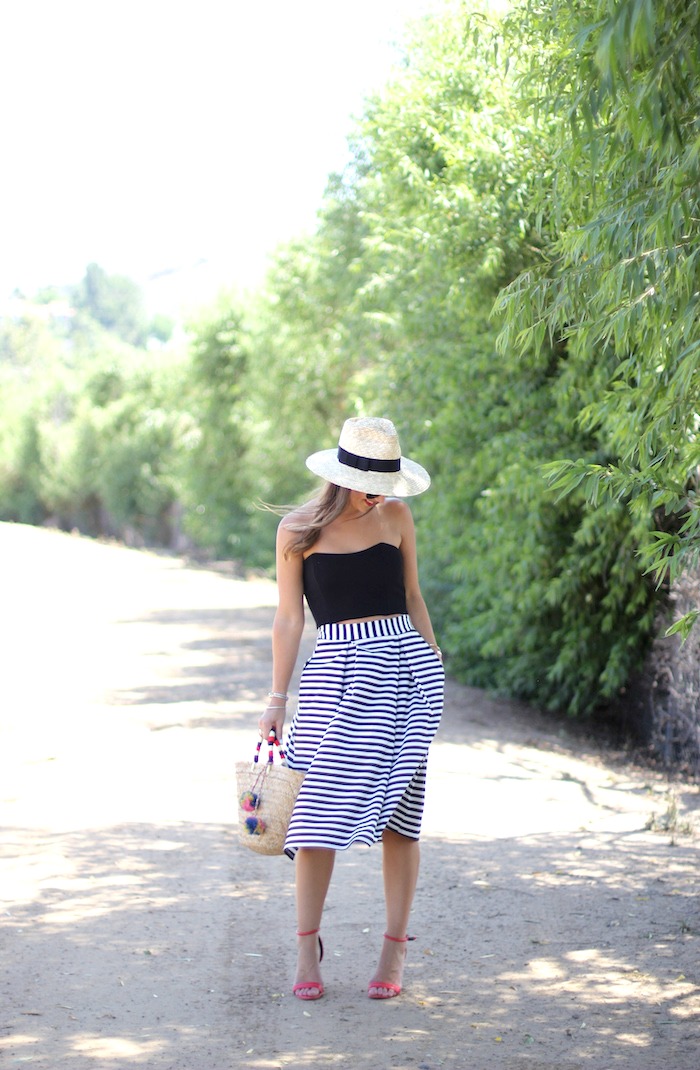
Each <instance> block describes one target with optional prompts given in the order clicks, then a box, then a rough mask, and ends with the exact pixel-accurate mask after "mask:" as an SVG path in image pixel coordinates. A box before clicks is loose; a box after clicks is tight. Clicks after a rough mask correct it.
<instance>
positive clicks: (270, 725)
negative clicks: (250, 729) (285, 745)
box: [258, 703, 287, 743]
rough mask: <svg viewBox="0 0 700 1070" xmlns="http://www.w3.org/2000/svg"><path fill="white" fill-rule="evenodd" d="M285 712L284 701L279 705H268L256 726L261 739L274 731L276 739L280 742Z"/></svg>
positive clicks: (266, 737)
mask: <svg viewBox="0 0 700 1070" xmlns="http://www.w3.org/2000/svg"><path fill="white" fill-rule="evenodd" d="M286 714H287V705H286V703H281V704H280V705H279V706H268V707H267V708H266V709H265V711H264V713H263V715H262V717H261V718H260V720H259V721H258V728H259V729H260V737H261V739H268V738H269V736H270V733H271V732H274V734H275V735H276V737H277V739H278V740H279V741H280V743H281V742H282V732H283V730H284V719H285V716H286Z"/></svg>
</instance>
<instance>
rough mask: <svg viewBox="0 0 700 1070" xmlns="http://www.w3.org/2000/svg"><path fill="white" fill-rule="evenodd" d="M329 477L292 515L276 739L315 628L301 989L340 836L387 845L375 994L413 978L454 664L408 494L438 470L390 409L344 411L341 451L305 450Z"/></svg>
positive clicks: (307, 705)
mask: <svg viewBox="0 0 700 1070" xmlns="http://www.w3.org/2000/svg"><path fill="white" fill-rule="evenodd" d="M306 464H307V467H308V468H310V469H311V471H312V472H314V473H315V474H316V475H319V476H322V477H323V478H324V479H325V480H326V481H327V483H326V486H325V489H324V490H323V491H322V492H321V493H320V494H319V496H318V497H317V498H314V499H313V500H312V501H310V502H308V503H307V504H306V505H304V506H302V507H300V508H299V509H297V510H295V511H294V512H291V513H289V514H288V515H287V516H286V517H284V519H283V520H282V521H281V523H280V525H279V528H278V534H277V583H278V587H279V604H278V609H277V612H276V615H275V620H274V624H273V630H272V654H273V676H272V688H271V690H270V692H269V702H270V705H269V706H268V707H267V708H266V710H265V712H264V713H263V715H262V717H261V718H260V722H259V728H260V733H261V735H262V736H263V737H267V736H268V735H269V733H270V732H275V733H276V735H277V738H278V739H280V740H281V739H282V731H283V727H284V721H285V713H286V701H287V689H288V686H289V681H290V680H291V677H292V673H293V671H294V666H295V663H296V659H297V655H298V651H299V643H300V640H301V635H302V630H303V627H304V604H303V602H304V596H306V600H307V602H308V604H309V608H310V609H311V612H312V613H313V616H314V618H315V621H316V624H317V626H318V636H317V643H316V648H315V650H314V653H313V655H312V657H311V658H310V659H309V661H308V662H307V663H306V665H305V666H304V669H303V672H302V675H301V680H300V683H299V702H298V709H297V712H296V714H295V715H294V718H293V721H292V724H291V728H290V732H289V737H288V740H287V745H286V751H287V761H288V764H289V765H290V766H291V767H292V768H295V769H303V770H305V771H306V773H305V777H304V782H303V784H302V787H301V790H300V792H299V795H298V798H297V802H296V806H295V808H294V813H293V816H292V820H291V822H290V826H289V832H288V835H287V840H286V844H285V851H286V853H287V854H288V855H289V856H290V857H292V858H295V860H296V899H297V937H298V963H297V976H296V980H295V983H294V988H293V991H294V994H295V995H296V996H297V997H298V998H299V999H307V1000H309V999H320V997H321V996H322V995H323V992H324V989H323V983H322V980H321V973H320V962H321V958H322V956H323V945H322V944H321V939H320V937H319V936H318V935H317V934H318V932H319V929H320V925H321V914H322V911H323V906H324V903H325V899H326V893H327V891H328V887H329V884H330V879H331V874H332V871H333V863H334V860H335V852H336V850H344V849H345V848H347V847H349V846H350V845H351V844H352V843H355V842H359V843H366V844H372V843H376V842H379V841H380V840H381V843H382V853H383V857H382V862H383V874H384V894H385V905H386V934H385V938H384V942H383V945H382V949H381V954H380V957H379V963H378V966H377V972H376V974H375V976H374V978H373V980H372V981H370V983H369V988H368V995H369V997H370V999H390V998H391V997H393V996H397V995H398V994H399V993H400V991H401V981H402V975H403V966H404V960H405V957H406V941H407V940H408V936H407V935H406V934H407V928H408V919H409V913H410V910H411V905H412V902H413V896H414V892H415V888H416V882H417V878H418V866H419V847H418V836H419V833H420V823H421V817H422V811H423V799H424V793H425V775H426V763H427V754H428V746H429V744H430V742H431V740H432V738H433V736H434V735H435V732H436V730H437V726H438V723H439V720H440V714H441V712H442V697H443V688H444V672H443V668H442V655H441V653H440V649H439V647H438V645H437V643H436V642H435V636H434V634H433V629H432V625H431V623H430V617H429V615H428V610H427V608H426V605H425V602H424V600H423V596H422V594H421V591H420V587H419V583H418V566H417V560H416V540H415V533H414V527H413V519H412V517H411V512H410V510H409V508H408V506H407V505H406V504H405V503H404V502H402V501H400V500H399V499H398V498H397V497H394V495H400V496H401V497H406V496H409V495H413V494H420V493H421V492H422V491H424V490H427V488H428V486H429V485H430V476H429V475H428V473H427V472H426V471H425V469H424V468H421V466H420V465H418V464H416V463H415V462H414V461H410V460H408V459H407V458H405V457H402V456H401V450H400V447H399V440H398V436H397V434H396V429H395V428H394V425H393V424H392V423H391V422H390V421H389V420H381V419H375V418H370V417H366V418H362V417H360V418H354V419H350V420H347V421H346V422H345V424H344V426H343V430H342V432H341V435H340V440H339V445H338V449H337V450H335V449H333V450H322V451H321V452H320V453H314V454H312V456H311V457H309V458H308V460H307V462H306Z"/></svg>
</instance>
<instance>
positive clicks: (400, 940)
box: [384, 933, 416, 944]
mask: <svg viewBox="0 0 700 1070" xmlns="http://www.w3.org/2000/svg"><path fill="white" fill-rule="evenodd" d="M384 939H385V940H393V942H394V943H395V944H405V943H406V941H407V940H415V939H416V937H415V936H389V933H384Z"/></svg>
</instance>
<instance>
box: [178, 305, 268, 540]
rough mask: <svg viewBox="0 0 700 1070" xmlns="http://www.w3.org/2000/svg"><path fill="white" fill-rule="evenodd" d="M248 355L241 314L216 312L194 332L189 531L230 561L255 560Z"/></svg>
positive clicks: (186, 495)
mask: <svg viewBox="0 0 700 1070" xmlns="http://www.w3.org/2000/svg"><path fill="white" fill-rule="evenodd" d="M247 364H248V354H247V351H246V348H245V342H244V340H243V338H242V330H241V322H240V315H239V314H238V313H236V312H235V311H234V310H232V309H230V308H229V307H224V308H223V309H217V310H215V312H214V315H213V316H212V317H211V318H206V319H204V320H203V321H202V322H201V323H200V324H198V325H197V326H196V327H195V328H194V331H193V337H192V343H191V363H190V367H189V376H188V380H189V381H188V384H187V389H186V395H185V397H186V401H187V418H186V428H187V430H186V434H185V439H184V447H185V454H184V458H183V460H182V462H181V470H180V474H181V481H180V492H181V500H182V504H183V506H184V508H185V521H184V523H185V529H186V531H187V532H188V533H189V534H190V535H191V536H192V537H193V538H194V539H195V540H196V541H197V542H198V543H199V544H200V545H206V546H208V547H209V548H211V549H213V550H215V551H216V553H218V554H220V555H222V556H225V557H236V558H240V557H242V556H243V557H245V556H246V555H247V554H250V551H251V544H250V539H249V538H248V528H249V523H248V512H249V510H248V509H247V508H246V504H245V503H246V500H247V499H248V498H249V497H250V494H251V489H250V488H251V482H252V484H253V486H254V479H255V477H254V475H253V473H252V472H251V471H250V469H249V464H248V456H247V454H248V432H247V428H246V426H245V420H244V415H243V411H242V403H243V383H244V379H245V374H246V369H247Z"/></svg>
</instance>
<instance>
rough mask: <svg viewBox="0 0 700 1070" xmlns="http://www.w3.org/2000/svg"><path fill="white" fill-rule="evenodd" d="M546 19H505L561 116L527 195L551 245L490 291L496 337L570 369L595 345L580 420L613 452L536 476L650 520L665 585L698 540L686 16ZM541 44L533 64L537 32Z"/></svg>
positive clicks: (546, 14)
mask: <svg viewBox="0 0 700 1070" xmlns="http://www.w3.org/2000/svg"><path fill="white" fill-rule="evenodd" d="M553 22H554V13H553V12H551V11H550V10H549V9H548V8H547V7H546V6H543V5H538V4H529V3H528V4H524V5H523V6H522V8H521V10H520V11H519V12H518V13H517V14H516V15H515V16H514V32H516V33H522V31H523V27H524V26H525V25H527V26H528V27H529V28H530V32H531V34H532V35H533V36H532V39H531V41H530V42H529V43H530V49H529V50H528V55H529V57H530V68H529V70H528V71H527V76H526V78H525V79H524V82H523V91H524V92H528V93H531V94H533V95H534V96H536V98H537V104H538V108H539V109H540V110H541V111H548V112H550V113H551V114H554V115H555V116H556V117H557V118H558V119H559V120H561V121H559V122H558V123H557V126H556V138H555V142H554V163H555V167H556V185H554V184H553V183H548V184H547V185H546V186H545V187H543V188H541V190H540V192H539V194H538V193H537V191H535V202H534V208H535V210H536V211H537V212H538V213H539V214H540V215H541V216H545V215H548V216H549V227H548V234H549V240H548V242H547V245H546V248H545V249H544V251H543V256H542V258H541V260H540V262H539V263H538V264H535V265H533V267H532V268H531V269H530V270H528V271H526V272H524V273H523V274H521V275H520V276H519V277H518V278H517V279H516V280H514V282H513V283H512V284H511V285H510V286H509V287H508V288H507V289H506V290H505V292H504V294H503V295H502V297H501V300H500V301H499V311H500V312H502V313H503V314H504V316H505V326H504V329H503V333H502V336H501V345H502V347H503V348H504V349H508V348H510V347H515V348H516V349H517V350H518V351H520V352H521V353H527V351H528V348H529V347H530V346H531V345H532V344H535V345H538V344H540V345H541V344H544V342H545V339H546V338H549V339H557V338H561V339H565V340H566V344H567V347H568V349H569V352H570V354H571V357H572V359H573V360H575V361H576V363H577V364H578V365H579V366H580V367H581V368H585V367H589V368H595V367H596V366H597V365H598V364H599V362H600V359H601V353H605V354H606V355H607V356H606V362H605V363H606V366H608V368H609V373H608V375H607V377H606V379H605V381H604V382H603V383H602V384H601V386H600V389H599V390H598V391H596V393H595V394H594V395H593V396H592V397H591V399H590V401H589V403H588V404H587V405H586V406H585V407H584V408H583V409H582V411H581V413H580V414H579V422H580V426H581V427H582V428H584V429H586V430H587V431H589V432H594V433H596V434H597V435H598V436H599V437H600V438H601V440H602V441H605V442H606V443H607V445H608V448H609V450H610V452H611V454H612V455H613V462H612V463H609V464H605V465H590V464H589V465H587V466H586V465H584V464H583V463H582V461H580V460H577V461H576V462H575V463H571V462H568V461H564V462H562V464H561V465H560V466H558V468H552V469H550V470H549V474H550V477H551V478H552V479H553V481H554V483H555V485H556V487H557V488H558V489H559V490H560V491H564V492H572V491H573V490H574V489H576V488H578V487H581V486H582V487H584V488H585V491H586V493H587V496H588V499H589V501H591V502H596V501H600V500H602V499H603V498H604V497H608V498H610V499H614V500H623V501H625V502H627V503H628V507H629V508H630V510H632V512H633V513H634V515H636V516H653V517H654V521H655V523H654V525H653V526H652V528H651V529H650V531H649V532H648V534H647V535H646V536H645V538H644V539H643V541H642V544H641V547H640V552H641V557H642V560H643V562H644V564H645V566H646V567H647V568H648V569H649V570H650V571H651V573H653V574H654V575H655V576H656V578H657V579H661V578H667V579H670V580H671V581H673V579H674V578H675V576H676V575H677V574H678V572H679V570H680V569H682V568H685V567H686V566H687V565H688V564H689V563H692V562H693V561H694V560H695V559H696V557H697V552H698V547H699V546H700V531H699V529H698V520H697V490H698V462H699V460H700V455H699V453H698V444H697V430H698V394H699V391H700V333H699V328H698V315H697V308H698V282H699V279H700V275H699V274H698V266H699V264H700V231H699V228H698V219H699V218H700V183H699V181H698V179H699V177H700V136H699V135H700V125H699V124H700V120H699V118H698V116H699V115H700V111H699V107H698V105H699V103H700V80H699V79H700V51H699V45H698V41H699V40H700V38H699V33H700V13H699V9H698V7H697V5H687V4H680V3H678V2H677V0H668V2H664V3H658V4H650V3H648V2H647V0H625V2H622V3H619V4H617V5H615V6H614V8H611V7H610V5H608V4H607V3H605V2H603V0H600V2H597V3H588V4H582V3H577V4H572V5H568V6H567V8H566V11H563V10H562V8H561V7H560V8H559V9H558V12H557V30H558V32H557V34H556V35H555V36H554V38H552V31H553V28H554V26H553ZM552 39H553V40H554V43H553V44H551V45H550V47H549V48H547V49H545V51H544V59H542V58H541V55H542V54H541V53H540V51H539V49H538V48H537V47H536V43H537V41H538V40H539V41H540V43H542V42H544V41H550V40H552ZM574 46H575V47H574ZM564 161H566V163H567V166H566V167H564V166H563V162H564ZM552 192H554V193H555V196H554V198H553V199H552V200H549V199H548V198H549V197H550V195H551V193H552ZM654 527H655V529H656V530H654Z"/></svg>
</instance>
